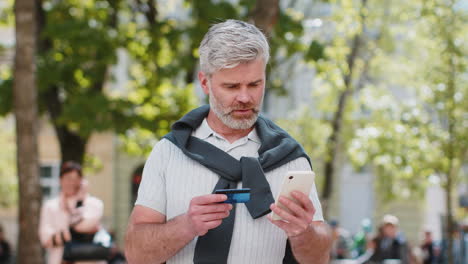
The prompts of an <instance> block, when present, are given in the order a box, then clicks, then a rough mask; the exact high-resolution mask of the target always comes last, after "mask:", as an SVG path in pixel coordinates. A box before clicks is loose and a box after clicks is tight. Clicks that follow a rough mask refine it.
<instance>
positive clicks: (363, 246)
mask: <svg viewBox="0 0 468 264" xmlns="http://www.w3.org/2000/svg"><path fill="white" fill-rule="evenodd" d="M371 232H372V222H371V220H370V219H369V218H364V219H363V220H362V221H361V230H359V231H358V232H357V233H356V234H355V235H354V236H353V246H352V251H351V256H352V258H358V257H360V256H362V255H364V253H365V252H366V251H367V247H368V244H369V243H370V240H371V237H370V233H371Z"/></svg>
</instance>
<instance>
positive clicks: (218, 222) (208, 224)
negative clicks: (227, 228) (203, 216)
mask: <svg viewBox="0 0 468 264" xmlns="http://www.w3.org/2000/svg"><path fill="white" fill-rule="evenodd" d="M222 222H223V221H222V220H214V221H210V222H206V223H205V227H206V228H207V229H208V230H210V229H213V228H216V227H218V226H219V225H221V223H222Z"/></svg>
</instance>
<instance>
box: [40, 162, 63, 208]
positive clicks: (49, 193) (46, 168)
mask: <svg viewBox="0 0 468 264" xmlns="http://www.w3.org/2000/svg"><path fill="white" fill-rule="evenodd" d="M40 177H41V188H42V199H44V200H47V199H50V198H53V197H56V196H57V195H58V194H59V192H60V180H59V163H49V164H41V166H40Z"/></svg>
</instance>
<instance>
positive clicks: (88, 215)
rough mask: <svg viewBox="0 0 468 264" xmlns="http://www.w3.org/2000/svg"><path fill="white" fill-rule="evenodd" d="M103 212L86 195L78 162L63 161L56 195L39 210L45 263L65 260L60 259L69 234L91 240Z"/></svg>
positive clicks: (101, 206) (101, 207)
mask: <svg viewBox="0 0 468 264" xmlns="http://www.w3.org/2000/svg"><path fill="white" fill-rule="evenodd" d="M102 214H103V203H102V201H101V200H99V199H98V198H96V197H93V196H91V195H89V194H88V191H87V182H86V180H84V179H83V174H82V170H81V166H80V164H78V163H76V162H72V161H68V162H65V163H64V164H63V165H62V167H61V170H60V194H59V196H58V197H56V198H53V199H50V200H48V201H46V202H45V203H44V205H43V206H42V209H41V217H40V223H39V236H40V239H41V243H42V245H43V247H45V248H46V249H47V254H48V257H47V263H48V264H60V263H66V262H64V261H62V258H63V252H64V243H65V242H67V241H70V240H71V238H72V235H73V237H79V236H81V237H91V239H92V237H93V236H94V234H95V233H96V232H97V231H98V230H99V229H100V227H101V218H102ZM68 263H69V262H68ZM76 263H78V262H76ZM86 263H88V264H89V263H92V262H86ZM94 263H106V262H105V261H102V262H94Z"/></svg>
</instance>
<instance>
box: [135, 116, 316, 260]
mask: <svg viewBox="0 0 468 264" xmlns="http://www.w3.org/2000/svg"><path fill="white" fill-rule="evenodd" d="M210 130H211V129H210V128H209V127H207V124H206V122H204V124H203V125H202V126H201V127H200V128H199V129H197V130H196V131H195V132H194V134H193V135H194V136H197V137H199V138H202V139H204V140H206V141H208V142H210V143H211V144H214V145H216V146H217V147H219V148H221V149H223V150H225V151H226V152H227V153H229V154H231V155H232V156H233V157H235V158H237V159H240V157H241V156H256V157H258V153H257V152H256V151H257V150H258V148H259V146H260V144H259V142H258V137H257V135H256V133H255V130H254V131H253V133H251V134H249V136H247V137H245V138H243V139H239V140H238V141H236V142H234V143H233V144H230V143H229V142H227V141H226V140H224V139H222V138H221V137H220V136H218V135H216V133H215V132H213V131H210ZM208 132H210V133H208ZM242 153H244V154H243V155H242ZM245 153H249V154H247V155H246V154H245ZM290 170H310V165H309V163H308V162H307V160H306V159H305V158H299V159H296V160H294V161H291V162H289V163H287V164H285V165H284V166H281V167H280V168H277V169H275V170H272V171H269V172H268V173H266V178H267V180H268V182H269V183H270V187H271V191H272V193H273V197H276V195H277V193H278V192H279V188H280V186H281V183H282V180H283V177H284V175H285V174H286V173H287V171H290ZM218 178H219V176H218V175H217V174H215V173H214V172H212V171H210V170H209V169H207V168H205V167H204V166H203V165H200V164H199V163H198V162H196V161H193V160H192V159H190V158H188V157H187V156H185V155H184V154H183V153H182V151H181V150H180V149H179V148H178V147H176V146H175V145H173V144H172V143H171V142H170V141H168V140H166V139H163V140H161V141H160V142H158V143H157V144H156V145H155V147H154V149H153V151H152V152H151V154H150V156H149V157H148V160H147V161H146V164H145V168H144V171H143V179H142V182H141V185H140V188H139V191H138V199H137V201H136V204H138V205H143V206H145V207H149V208H152V209H154V210H156V211H158V212H160V213H162V214H165V215H166V218H167V219H171V218H174V217H175V216H178V215H180V214H183V213H185V212H186V211H187V209H188V206H189V203H190V200H191V199H192V198H193V197H195V196H200V195H204V194H209V193H211V192H212V191H213V188H214V186H215V185H216V182H217V181H218ZM241 186H242V183H239V185H238V187H239V188H240V187H241ZM310 198H311V200H312V202H313V203H314V206H315V208H316V214H315V215H314V220H315V221H320V220H323V216H322V209H321V206H320V202H319V200H318V196H317V191H316V188H315V185H314V186H313V188H312V193H311V195H310ZM286 239H287V237H286V235H285V233H284V231H283V230H281V229H279V228H278V227H276V226H274V225H273V224H271V223H270V222H269V221H268V219H267V218H266V217H261V218H259V219H256V220H254V219H252V217H251V216H250V214H249V212H248V211H247V208H246V207H245V205H244V204H238V205H237V208H236V218H235V224H234V232H233V237H232V242H231V248H230V251H229V258H228V263H255V264H262V263H265V264H274V263H282V260H283V257H284V252H285V247H286ZM195 244H196V239H194V240H193V241H191V242H190V243H189V244H188V245H187V246H185V247H184V248H183V249H181V250H180V251H179V252H178V253H177V254H176V255H175V256H174V257H172V258H171V259H169V260H168V261H167V263H168V264H188V263H193V255H194V249H195ZM213 250H215V249H213Z"/></svg>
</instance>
